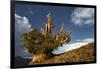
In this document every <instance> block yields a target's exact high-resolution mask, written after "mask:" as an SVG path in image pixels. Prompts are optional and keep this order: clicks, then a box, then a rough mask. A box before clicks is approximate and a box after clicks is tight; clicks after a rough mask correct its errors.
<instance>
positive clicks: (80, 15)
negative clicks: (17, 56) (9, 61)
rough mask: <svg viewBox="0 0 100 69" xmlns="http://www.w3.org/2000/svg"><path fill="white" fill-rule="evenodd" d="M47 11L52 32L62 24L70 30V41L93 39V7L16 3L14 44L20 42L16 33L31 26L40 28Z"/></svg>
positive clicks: (44, 21)
mask: <svg viewBox="0 0 100 69" xmlns="http://www.w3.org/2000/svg"><path fill="white" fill-rule="evenodd" d="M49 12H51V13H52V18H53V24H54V28H53V33H56V31H57V30H58V29H59V28H60V26H61V25H62V24H64V31H69V32H72V34H71V42H70V43H74V42H75V41H77V40H83V39H89V38H90V39H94V8H82V7H68V6H43V5H32V4H31V5H29V4H16V5H15V20H16V21H15V23H16V24H15V27H16V30H17V31H16V34H15V35H16V45H18V42H20V41H18V37H19V35H18V34H19V33H23V31H24V32H25V31H29V30H30V28H31V27H33V28H36V29H38V30H40V28H41V27H42V26H43V24H44V23H47V14H48V13H49ZM19 19H20V20H19ZM20 21H24V22H20ZM18 22H19V23H18ZM18 24H19V25H18ZM18 49H19V48H18ZM17 51H18V50H16V52H17Z"/></svg>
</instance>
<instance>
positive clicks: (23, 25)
mask: <svg viewBox="0 0 100 69" xmlns="http://www.w3.org/2000/svg"><path fill="white" fill-rule="evenodd" d="M15 30H16V32H20V33H24V32H27V31H29V30H31V25H30V23H29V20H28V19H27V17H25V16H24V17H22V16H19V15H18V14H15Z"/></svg>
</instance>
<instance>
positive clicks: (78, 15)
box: [71, 8, 94, 25]
mask: <svg viewBox="0 0 100 69" xmlns="http://www.w3.org/2000/svg"><path fill="white" fill-rule="evenodd" d="M71 21H72V22H73V23H74V24H75V25H90V24H94V8H76V9H75V10H74V11H73V12H72V14H71Z"/></svg>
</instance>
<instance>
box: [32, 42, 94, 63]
mask: <svg viewBox="0 0 100 69" xmlns="http://www.w3.org/2000/svg"><path fill="white" fill-rule="evenodd" d="M94 54H95V47H94V43H90V44H88V45H85V46H82V47H80V48H78V49H73V50H71V51H69V52H66V53H63V54H60V55H56V56H54V57H52V58H50V59H47V60H45V61H44V62H41V63H32V64H54V63H71V62H92V61H94V60H95V55H94Z"/></svg>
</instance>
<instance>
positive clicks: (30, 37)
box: [22, 12, 71, 64]
mask: <svg viewBox="0 0 100 69" xmlns="http://www.w3.org/2000/svg"><path fill="white" fill-rule="evenodd" d="M47 18H48V20H47V24H45V26H44V27H42V28H41V31H39V30H37V29H32V30H31V31H29V32H26V33H24V34H23V35H22V41H23V44H22V47H23V48H24V49H25V51H27V52H29V53H32V54H33V57H32V61H31V62H30V63H29V64H34V63H39V62H42V61H45V60H46V59H47V58H49V57H51V56H52V55H53V54H52V51H53V50H54V49H56V48H57V47H58V46H62V44H63V43H65V42H69V41H70V39H71V38H70V33H69V32H64V30H63V25H62V26H61V28H60V30H59V31H57V33H56V34H55V35H52V28H53V27H54V26H53V22H52V17H51V13H50V12H49V14H48V15H47Z"/></svg>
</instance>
